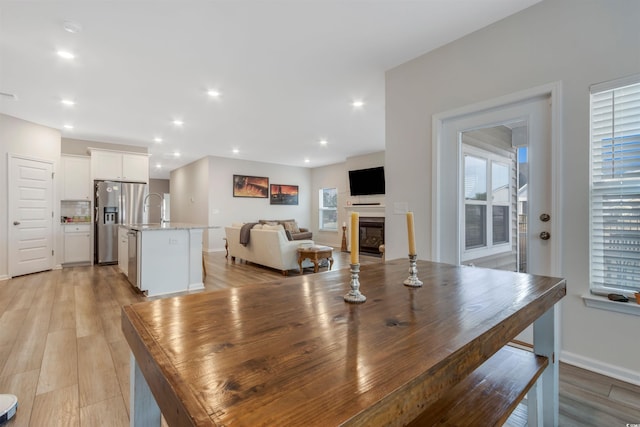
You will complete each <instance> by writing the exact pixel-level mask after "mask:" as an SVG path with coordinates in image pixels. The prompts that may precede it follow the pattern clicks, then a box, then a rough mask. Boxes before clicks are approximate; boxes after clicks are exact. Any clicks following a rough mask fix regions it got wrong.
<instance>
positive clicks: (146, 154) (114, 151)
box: [65, 147, 151, 158]
mask: <svg viewBox="0 0 640 427" xmlns="http://www.w3.org/2000/svg"><path fill="white" fill-rule="evenodd" d="M87 151H88V152H89V156H84V157H89V158H91V153H92V152H93V151H106V152H109V153H118V154H138V155H140V156H147V157H151V154H149V153H144V152H140V151H121V150H111V149H109V148H96V147H87ZM66 155H67V154H65V156H66Z"/></svg>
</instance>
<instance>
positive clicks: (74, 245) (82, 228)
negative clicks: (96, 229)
mask: <svg viewBox="0 0 640 427" xmlns="http://www.w3.org/2000/svg"><path fill="white" fill-rule="evenodd" d="M90 262H91V225H90V224H73V225H69V224H67V225H65V226H64V263H65V264H71V263H90Z"/></svg>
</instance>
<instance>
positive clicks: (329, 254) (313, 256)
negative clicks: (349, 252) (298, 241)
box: [298, 245, 333, 274]
mask: <svg viewBox="0 0 640 427" xmlns="http://www.w3.org/2000/svg"><path fill="white" fill-rule="evenodd" d="M307 258H308V259H309V261H311V262H312V263H313V272H314V273H317V272H318V262H319V261H321V260H323V259H325V258H326V259H327V260H328V261H329V270H331V267H333V248H332V247H331V246H317V245H316V246H307V247H301V248H298V265H299V266H300V274H302V261H304V260H305V259H307Z"/></svg>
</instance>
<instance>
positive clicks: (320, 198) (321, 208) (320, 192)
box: [318, 187, 338, 233]
mask: <svg viewBox="0 0 640 427" xmlns="http://www.w3.org/2000/svg"><path fill="white" fill-rule="evenodd" d="M325 190H333V191H335V193H336V206H335V207H326V206H324V192H325ZM325 212H335V216H336V227H335V228H327V227H324V222H323V217H324V213H325ZM318 230H319V231H328V232H336V233H337V232H338V189H337V188H336V187H323V188H320V189H319V190H318Z"/></svg>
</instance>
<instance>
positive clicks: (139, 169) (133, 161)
mask: <svg viewBox="0 0 640 427" xmlns="http://www.w3.org/2000/svg"><path fill="white" fill-rule="evenodd" d="M122 179H123V181H131V182H145V183H146V182H149V156H147V155H146V154H145V155H140V154H123V155H122Z"/></svg>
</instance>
